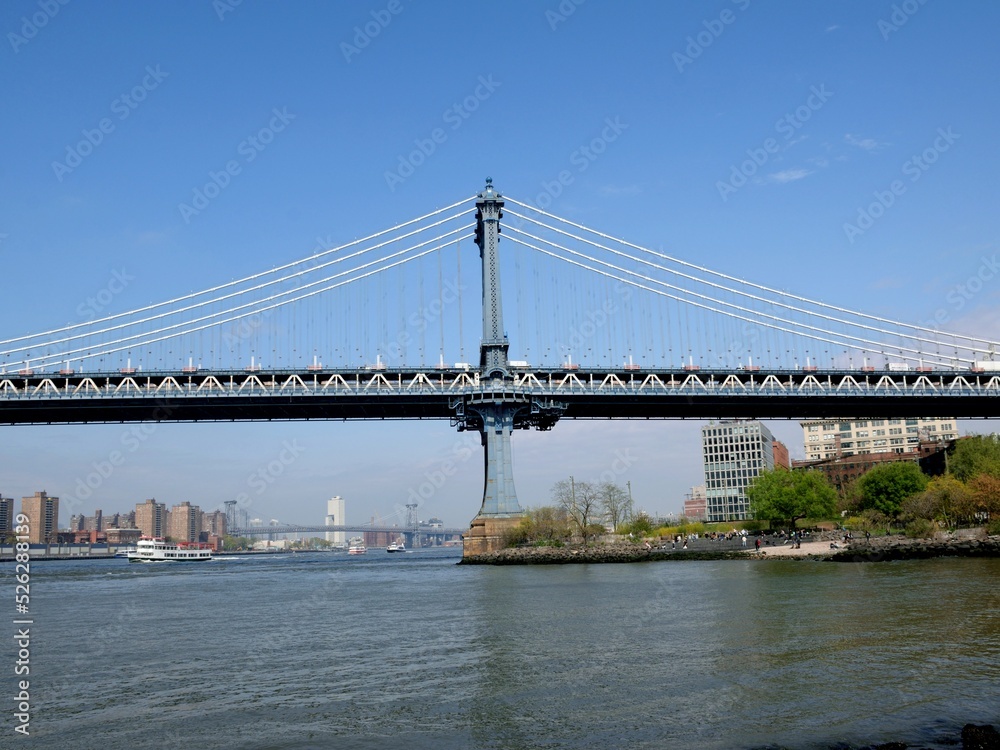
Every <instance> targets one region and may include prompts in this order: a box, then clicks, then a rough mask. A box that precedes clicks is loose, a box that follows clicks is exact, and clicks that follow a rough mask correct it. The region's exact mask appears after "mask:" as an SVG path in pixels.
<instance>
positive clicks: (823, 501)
mask: <svg viewBox="0 0 1000 750" xmlns="http://www.w3.org/2000/svg"><path fill="white" fill-rule="evenodd" d="M747 498H748V499H749V500H750V513H751V514H752V515H753V517H754V518H755V519H756V520H758V521H789V522H791V524H792V527H793V528H794V526H795V522H796V521H797V520H799V519H800V518H827V517H829V516H831V515H832V514H833V512H834V508H835V507H836V505H837V491H836V490H835V489H833V487H831V486H830V483H829V482H828V481H827V479H826V477H825V476H824V475H823V474H821V473H820V472H818V471H784V470H780V471H779V470H775V471H767V470H764V471H762V472H761V473H760V474H759V475H758V476H757V477H756V478H755V479H754V480H753V482H751V483H750V486H749V487H747Z"/></svg>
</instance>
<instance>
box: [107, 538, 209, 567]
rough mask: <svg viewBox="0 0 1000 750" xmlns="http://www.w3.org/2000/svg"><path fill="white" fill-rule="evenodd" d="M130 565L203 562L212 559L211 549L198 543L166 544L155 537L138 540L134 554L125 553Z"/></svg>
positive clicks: (165, 541) (166, 542) (161, 539)
mask: <svg viewBox="0 0 1000 750" xmlns="http://www.w3.org/2000/svg"><path fill="white" fill-rule="evenodd" d="M127 557H128V561H129V562H130V563H134V562H142V563H157V562H205V561H206V560H211V559H212V548H211V547H209V546H208V545H207V544H206V545H202V544H199V543H198V542H168V541H167V540H165V539H163V538H161V537H156V538H147V539H140V540H139V542H138V544H136V549H135V552H129V553H127Z"/></svg>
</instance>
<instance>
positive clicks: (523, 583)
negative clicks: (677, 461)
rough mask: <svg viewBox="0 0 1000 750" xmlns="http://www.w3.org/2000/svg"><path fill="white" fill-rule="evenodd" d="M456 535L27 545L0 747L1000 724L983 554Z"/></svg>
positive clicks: (993, 586) (925, 740)
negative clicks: (869, 556) (25, 703)
mask: <svg viewBox="0 0 1000 750" xmlns="http://www.w3.org/2000/svg"><path fill="white" fill-rule="evenodd" d="M458 554H459V553H458V552H457V551H454V550H433V551H430V550H427V551H425V550H417V551H413V552H410V553H406V554H403V555H389V554H386V553H385V552H384V551H381V550H371V551H369V553H368V554H367V555H366V556H364V557H348V556H346V555H344V554H336V553H306V554H296V555H271V556H267V557H255V558H248V557H241V558H230V559H221V560H214V561H212V562H210V563H204V564H199V565H181V564H168V565H154V566H148V565H131V566H130V565H129V564H128V563H127V562H126V561H125V560H106V561H75V562H48V563H45V562H37V563H34V564H33V565H32V569H31V574H32V580H31V597H32V598H31V608H32V613H31V614H32V616H33V619H34V624H33V625H32V631H31V636H32V638H31V675H30V681H31V686H30V692H31V702H32V709H31V711H32V717H31V725H30V729H31V737H30V738H29V739H26V740H25V739H23V738H21V737H20V736H18V735H14V734H13V720H12V714H13V706H14V702H13V700H12V699H11V700H5V701H4V705H5V706H6V708H5V709H4V715H3V717H2V719H0V726H2V727H3V740H2V741H0V746H2V747H24V748H28V747H31V748H74V749H76V748H79V749H81V750H83V749H85V748H101V749H102V750H119V749H120V750H139V749H141V748H157V749H159V748H164V747H177V748H181V747H198V748H233V749H236V748H240V749H243V748H260V749H262V750H263V749H264V748H268V749H278V748H289V749H291V748H296V749H297V748H314V747H315V748H348V747H350V748H384V747H386V746H389V745H392V746H394V747H406V748H432V747H433V748H532V747H545V748H645V747H649V748H653V747H656V748H694V749H699V748H705V749H708V748H760V747H776V746H781V747H788V748H803V749H807V748H829V747H834V746H838V743H846V744H850V745H863V744H866V743H869V742H885V741H889V740H900V741H904V742H908V743H910V744H911V746H915V745H921V744H922V746H925V747H931V748H936V747H945V746H946V744H945V742H946V740H948V739H954V738H955V737H956V736H957V734H958V732H959V730H960V728H961V726H962V724H964V723H966V722H976V723H1000V614H998V612H1000V608H998V603H1000V591H998V588H997V583H998V581H1000V560H946V559H939V560H925V561H913V562H894V563H868V564H835V563H821V562H811V561H779V560H770V561H760V562H754V561H747V562H743V561H719V562H705V561H700V562H696V561H691V562H661V563H647V564H630V565H580V566H568V565H567V566H536V567H477V566H457V565H456V564H455V563H456V562H457V560H458V557H457V555H458ZM0 576H2V578H0V580H2V581H3V584H4V585H3V590H5V591H8V592H9V595H4V596H3V598H2V599H3V600H6V601H7V602H8V604H7V605H4V606H5V607H7V608H8V611H9V612H11V613H13V608H14V602H13V599H14V591H13V589H14V582H13V569H12V566H11V565H10V564H9V563H5V564H4V565H3V567H2V569H0ZM12 619H13V614H12V616H11V618H10V620H12ZM10 620H8V621H10ZM9 627H11V629H12V630H13V626H9ZM7 640H8V644H9V643H10V639H7ZM0 654H2V655H4V658H5V659H6V661H7V662H8V663H9V664H10V665H11V666H7V665H6V664H5V665H4V666H3V673H4V675H5V679H4V686H5V689H6V690H7V693H6V695H7V696H8V698H12V696H13V692H12V691H13V690H14V685H13V678H12V674H13V668H12V665H13V663H14V660H15V658H16V657H15V655H14V652H13V649H12V648H10V647H9V646H5V647H4V648H3V649H0ZM11 737H14V738H15V741H14V742H11V743H9V744H8V741H9V739H10V738H11Z"/></svg>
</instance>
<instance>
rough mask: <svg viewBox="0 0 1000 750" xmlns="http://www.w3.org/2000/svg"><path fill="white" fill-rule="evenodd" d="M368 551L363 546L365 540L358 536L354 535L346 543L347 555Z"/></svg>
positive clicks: (361, 553)
mask: <svg viewBox="0 0 1000 750" xmlns="http://www.w3.org/2000/svg"><path fill="white" fill-rule="evenodd" d="M367 551H368V548H367V547H365V540H364V539H362V538H361V537H359V536H356V537H354V538H353V539H351V541H350V542H349V543H348V547H347V554H349V555H363V554H365V553H366V552H367Z"/></svg>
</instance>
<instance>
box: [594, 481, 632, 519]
mask: <svg viewBox="0 0 1000 750" xmlns="http://www.w3.org/2000/svg"><path fill="white" fill-rule="evenodd" d="M597 494H598V496H599V497H600V500H601V510H602V511H603V512H604V517H605V518H606V519H607V521H608V523H609V524H610V525H611V528H612V529H614V530H616V531H617V529H618V527H619V526H620V525H621V524H623V523H625V522H626V521H628V520H629V518H631V517H632V500H631V499H630V498H629V496H628V493H627V492H626V491H625V490H623V489H622V488H621V485H617V484H615V483H614V482H601V484H599V485H598V487H597Z"/></svg>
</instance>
